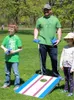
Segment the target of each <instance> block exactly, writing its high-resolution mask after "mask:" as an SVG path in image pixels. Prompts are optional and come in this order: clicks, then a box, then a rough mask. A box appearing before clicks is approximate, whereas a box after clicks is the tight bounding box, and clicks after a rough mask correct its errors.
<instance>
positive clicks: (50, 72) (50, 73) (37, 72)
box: [35, 69, 54, 76]
mask: <svg viewBox="0 0 74 100" xmlns="http://www.w3.org/2000/svg"><path fill="white" fill-rule="evenodd" d="M35 73H36V74H41V70H37V71H36V72H35ZM46 75H48V76H54V75H53V72H52V71H51V70H49V69H46Z"/></svg>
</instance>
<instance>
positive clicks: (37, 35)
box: [34, 4, 61, 76]
mask: <svg viewBox="0 0 74 100" xmlns="http://www.w3.org/2000/svg"><path fill="white" fill-rule="evenodd" d="M43 12H44V16H43V17H41V18H39V19H38V20H37V22H36V27H35V29H34V41H37V40H39V41H37V42H39V53H40V59H41V73H42V74H43V75H45V74H46V57H47V52H48V54H49V56H50V58H51V64H52V71H53V74H54V75H55V76H59V73H58V70H57V45H58V44H59V42H60V40H61V24H60V22H59V20H58V19H57V18H56V17H55V16H53V14H52V10H51V6H50V5H49V4H46V5H45V6H44V8H43ZM56 36H57V40H56V41H55V43H54V42H52V40H54V39H56Z"/></svg>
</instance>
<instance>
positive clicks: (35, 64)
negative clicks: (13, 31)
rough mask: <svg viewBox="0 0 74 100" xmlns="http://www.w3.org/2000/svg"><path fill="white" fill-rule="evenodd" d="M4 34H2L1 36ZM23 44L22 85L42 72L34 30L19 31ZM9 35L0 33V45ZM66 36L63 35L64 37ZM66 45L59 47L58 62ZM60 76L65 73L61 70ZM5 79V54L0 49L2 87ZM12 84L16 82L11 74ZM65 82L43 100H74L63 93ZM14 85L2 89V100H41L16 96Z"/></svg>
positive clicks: (49, 66) (21, 55)
mask: <svg viewBox="0 0 74 100" xmlns="http://www.w3.org/2000/svg"><path fill="white" fill-rule="evenodd" d="M1 33H2V34H1ZM18 33H19V34H18V35H19V36H20V38H21V40H22V42H23V50H22V52H20V64H19V71H20V77H21V84H23V82H25V81H27V80H28V79H29V78H31V77H32V76H33V75H34V74H35V72H36V71H37V70H40V62H39V54H38V49H37V44H35V43H33V42H32V41H33V35H32V33H33V30H26V31H19V32H18ZM6 35H7V31H3V32H0V45H1V42H2V40H3V38H4V37H5V36H6ZM64 35H65V34H63V36H64ZM64 45H65V42H64V41H61V43H60V44H59V45H58V60H59V58H60V53H61V50H62V48H63V46H64ZM46 65H47V69H50V70H51V62H50V58H49V57H48V58H47V63H46ZM59 71H60V74H61V75H62V76H63V72H62V71H61V70H60V68H59ZM4 79H5V73H4V53H3V51H2V49H0V87H1V86H2V85H3V83H4ZM11 80H12V83H13V82H14V74H13V72H12V73H11ZM63 86H64V81H61V82H60V86H59V87H57V88H55V89H54V90H53V91H52V92H51V93H50V94H47V95H46V96H45V98H43V99H42V100H64V99H65V100H74V96H72V97H67V96H66V95H67V94H63V93H61V90H62V89H63ZM13 88H14V85H13V84H12V85H11V86H10V88H7V89H2V88H0V100H40V99H39V98H35V97H31V96H26V95H21V94H16V93H15V92H14V90H13Z"/></svg>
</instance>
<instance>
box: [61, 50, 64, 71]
mask: <svg viewBox="0 0 74 100" xmlns="http://www.w3.org/2000/svg"><path fill="white" fill-rule="evenodd" d="M63 57H64V49H63V50H62V53H61V57H60V68H61V69H62V70H63V65H62V62H63Z"/></svg>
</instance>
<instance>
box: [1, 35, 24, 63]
mask: <svg viewBox="0 0 74 100" xmlns="http://www.w3.org/2000/svg"><path fill="white" fill-rule="evenodd" d="M2 45H3V46H4V47H6V48H8V49H9V48H10V49H12V50H17V49H18V48H19V47H21V46H22V42H21V40H20V38H19V37H18V36H17V35H13V36H6V37H5V38H4V40H3V42H2ZM5 61H7V62H19V53H15V54H11V55H6V54H5Z"/></svg>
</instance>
